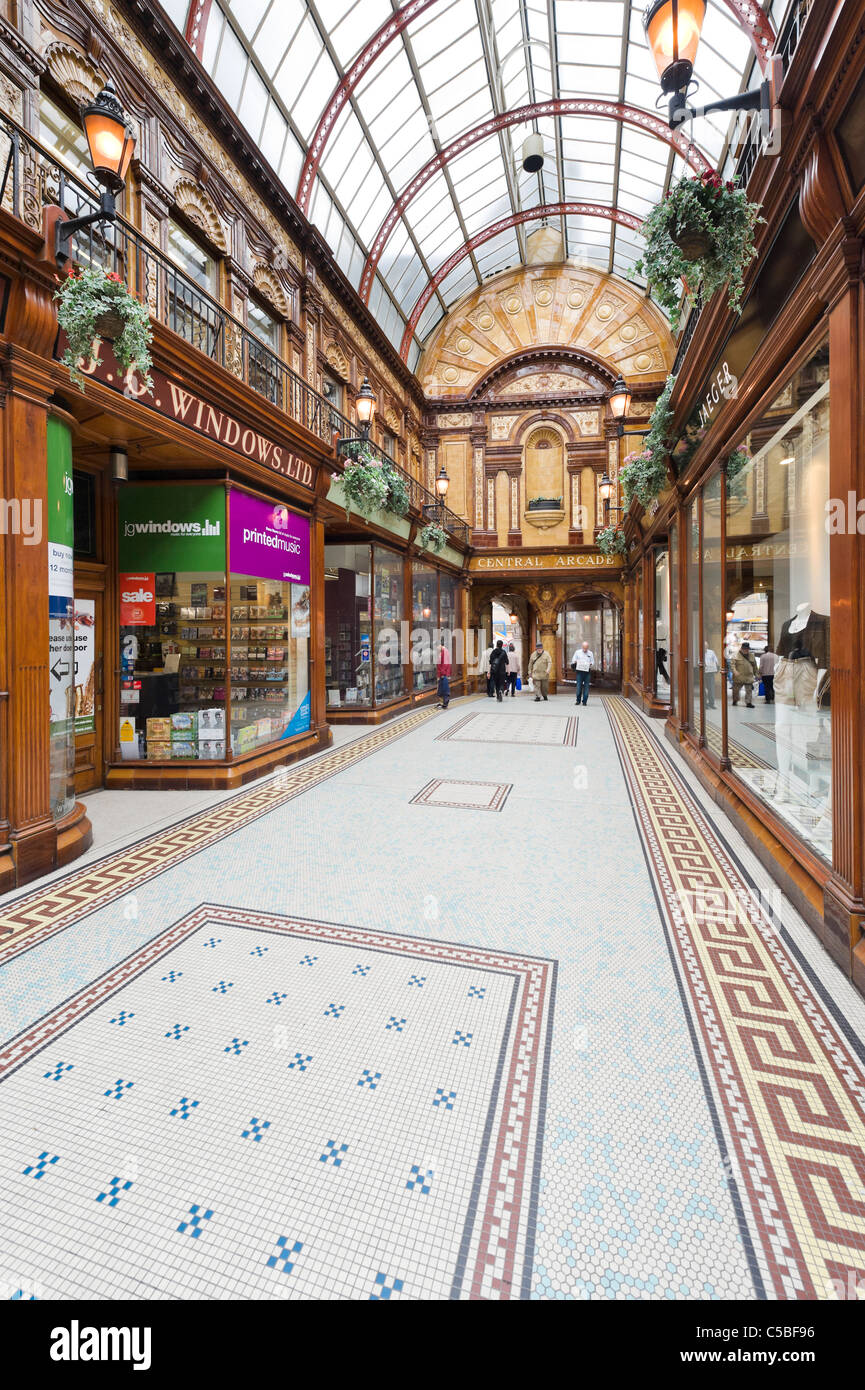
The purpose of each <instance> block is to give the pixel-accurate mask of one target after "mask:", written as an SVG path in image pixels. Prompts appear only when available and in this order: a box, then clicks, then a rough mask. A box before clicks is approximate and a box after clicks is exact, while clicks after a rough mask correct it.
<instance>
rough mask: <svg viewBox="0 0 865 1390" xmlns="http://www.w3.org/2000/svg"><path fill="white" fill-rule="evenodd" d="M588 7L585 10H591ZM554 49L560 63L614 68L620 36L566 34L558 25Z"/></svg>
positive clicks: (619, 51)
mask: <svg viewBox="0 0 865 1390" xmlns="http://www.w3.org/2000/svg"><path fill="white" fill-rule="evenodd" d="M591 8H592V7H591V6H590V5H587V6H586V9H591ZM556 48H557V50H558V54H559V62H560V63H574V64H576V65H585V64H588V65H590V66H592V67H604V68H616V69H618V66H619V60H620V57H621V52H622V39H621V34H616V33H610V34H586V33H583V32H578V33H575V34H568V33H565V32H563V30H562V28H561V25H559V27H558V30H557V33H556Z"/></svg>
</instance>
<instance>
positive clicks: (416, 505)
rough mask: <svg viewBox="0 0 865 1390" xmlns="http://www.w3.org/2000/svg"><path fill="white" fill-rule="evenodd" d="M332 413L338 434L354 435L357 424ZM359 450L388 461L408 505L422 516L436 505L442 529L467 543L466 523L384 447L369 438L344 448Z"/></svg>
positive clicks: (349, 450) (350, 451) (455, 538)
mask: <svg viewBox="0 0 865 1390" xmlns="http://www.w3.org/2000/svg"><path fill="white" fill-rule="evenodd" d="M334 414H335V415H336V416H337V419H338V421H339V423H338V425H337V428H338V429H339V432H340V434H341V435H343V437H345V436H348V437H353V436H356V433H357V426H356V425H353V424H352V422H351V420H347V419H346V417H345V416H344V415H339V414H338V412H336V411H334ZM361 451H363V453H366V454H371V455H372V457H373V458H376V459H378V461H379V463H385V462H386V463H389V464H390V465H391V467H392V468H395V469H396V471H397V473H399V475H400V477H401V478H402V479H403V481H404V483H405V485H406V487H407V489H408V496H409V506H410V507H411V508H412V509H413V510H414V511H416V512H418V513H419V514H420V515H421V516H423V515H424V508H425V507H436V508H437V512H438V517H439V520H440V524H441V525H442V526H443V527H444V529H445V530H446V531H447V532H449V533H450V535H452V536H453V538H454V540H456V541H459V542H461V543H462V544H463V545H468V543H469V527H468V523H467V522H465V521H463V520H462V518H461V517H459V516H457V514H456V512H452V511H451V509H450V507H447V506H446V507H442V505H441V503H440V502H439V501H438V499H437V498H436V497H435V496H434V495H433V494H432V493H431V492H430V490H429V488H427V487H424V485H423V483H421V482H419V481H418V479H417V478H413V477H412V475H411V474H410V473H407V472H406V471H405V469H404V468H401V467H400V465H399V464H398V463H397V462H396V460H395V459H392V458H391V456H390V454H387V453H385V451H384V449H380V448H379V446H378V445H377V444H374V443H373V442H372V440H371V439H367V440H363V441H360V440H356V442H355V443H354V444H352V445H351V446H350V447H349V449H347V450H346V453H349V454H354V453H360V452H361Z"/></svg>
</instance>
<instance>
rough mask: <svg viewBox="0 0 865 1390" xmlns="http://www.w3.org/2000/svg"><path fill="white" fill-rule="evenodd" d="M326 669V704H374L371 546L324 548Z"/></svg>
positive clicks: (341, 705)
mask: <svg viewBox="0 0 865 1390" xmlns="http://www.w3.org/2000/svg"><path fill="white" fill-rule="evenodd" d="M324 578H325V588H324V612H325V633H324V669H325V685H326V687H327V704H328V708H329V709H332V708H343V707H344V708H347V709H353V708H364V709H368V708H369V707H370V705H371V704H372V692H373V653H372V593H371V587H372V586H371V579H372V549H371V547H370V546H368V545H351V544H348V545H326V546H325V548H324Z"/></svg>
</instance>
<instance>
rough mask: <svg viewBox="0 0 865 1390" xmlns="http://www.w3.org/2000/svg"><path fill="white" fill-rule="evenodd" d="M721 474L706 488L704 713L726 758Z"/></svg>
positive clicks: (710, 739)
mask: <svg viewBox="0 0 865 1390" xmlns="http://www.w3.org/2000/svg"><path fill="white" fill-rule="evenodd" d="M721 505H722V503H721V475H720V473H717V474H716V475H715V477H714V478H711V479H710V480H709V482H708V483H707V484H706V486H705V487H704V489H703V652H702V658H701V660H702V668H703V714H704V719H705V733H706V745H707V747H708V749H709V751H710V753H713V754H714V755H715V757H716V758H721V757H722V756H723V747H722V743H721V738H722V729H721V717H722V708H721V705H722V701H721V694H722V679H723V678H722V673H721V667H722V657H723V645H724V628H723V616H724V612H723V608H722V583H723V559H722V555H721Z"/></svg>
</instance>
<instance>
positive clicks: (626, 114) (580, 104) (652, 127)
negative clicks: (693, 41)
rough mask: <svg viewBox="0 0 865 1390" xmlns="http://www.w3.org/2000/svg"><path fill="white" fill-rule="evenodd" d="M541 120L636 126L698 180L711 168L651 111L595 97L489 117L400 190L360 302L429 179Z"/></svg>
mask: <svg viewBox="0 0 865 1390" xmlns="http://www.w3.org/2000/svg"><path fill="white" fill-rule="evenodd" d="M543 116H601V117H603V118H604V119H606V120H614V121H624V122H625V124H627V125H633V126H636V127H637V129H638V130H642V131H645V132H647V133H648V134H649V135H654V136H656V137H657V138H658V139H659V140H663V141H664V143H665V144H667V145H670V146H671V147H672V148H673V149H674V150H675V151H676V153H677V154H679V155H681V156H682V158H683V159H684V160H685V162H686V163H687V164H690V166H691V168H692V169H694V170H695V171H696V172H697V173H698V174H702V173H703V172H704V171H705V170H707V169H711V167H712V166H711V164H710V163H709V161H708V160H707V159H706V156H705V155H704V154H702V153H701V152H700V150H698V149H697V147H696V145H692V144H691V142H690V141H689V140H688V139H687V137H686V136H685V135H684V134H683V133H682V132H681V131H680V130H671V129H670V127H669V126H668V125H667V122H666V121H665V120H664V119H663V118H662V117H661V116H656V115H655V114H654V112H652V111H643V110H641V108H640V107H638V106H629V105H628V103H627V102H624V101H603V100H599V99H598V98H596V97H559V98H557V99H556V100H554V101H536V102H532V103H530V105H528V106H518V107H517V108H516V109H515V110H514V111H504V112H502V114H501V115H499V116H493V117H492V118H491V119H490V120H488V121H482V122H481V124H480V125H476V126H474V128H473V129H472V130H467V131H466V132H465V134H464V135H460V136H458V137H457V139H456V140H452V141H451V143H450V144H449V145H446V146H445V147H444V149H442V150H440V151H439V153H438V154H436V155H434V156H433V158H432V159H430V160H428V161H427V163H426V164H425V165H424V166H423V168H422V169H420V170H419V171H418V173H417V174H415V176H414V178H413V179H412V181H411V183H409V184H407V185H406V187H405V188H404V189H403V191H402V193H401V194H400V195H399V197H398V198H397V200H396V202H395V203H394V204H393V206H392V207H391V209H390V211H389V212H388V214H387V216H386V217H385V219H384V221H383V222H382V224H381V226H380V227H379V229H378V231H377V233H376V236H375V240H374V241H373V244H372V247H371V248H370V253H369V255H368V257H367V261H366V265H365V266H364V270H363V275H362V277H361V281H360V297H361V299H362V300H363V302H364V304H367V303H369V296H370V293H371V292H372V286H373V281H374V279H375V270H376V266H377V265H378V263H379V261H380V260H381V256H382V252H383V251H384V248H385V245H386V244H387V240H388V238H389V236H390V234H391V232H392V231H393V229H394V227H395V226H396V224H397V222H398V221H399V219H400V217H401V216H402V214H403V212H404V211H405V209H406V208H407V207H408V205H409V203H410V202H411V200H412V199H413V198H414V197H415V195H416V194H417V193H419V192H420V190H421V189H422V188H423V186H424V185H425V184H426V183H428V182H429V180H430V179H431V178H432V177H433V175H434V174H437V173H438V172H439V170H440V169H442V168H443V167H444V165H445V164H447V163H448V162H449V161H450V160H451V159H455V158H456V157H457V155H460V154H463V153H464V151H465V150H467V149H468V148H469V147H470V146H471V145H475V144H477V143H478V141H479V140H485V139H487V137H488V136H490V135H494V134H496V133H497V132H498V131H500V130H504V129H506V127H508V126H512V125H522V124H523V123H524V122H527V121H532V120H535V119H539V118H541V117H543Z"/></svg>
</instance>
